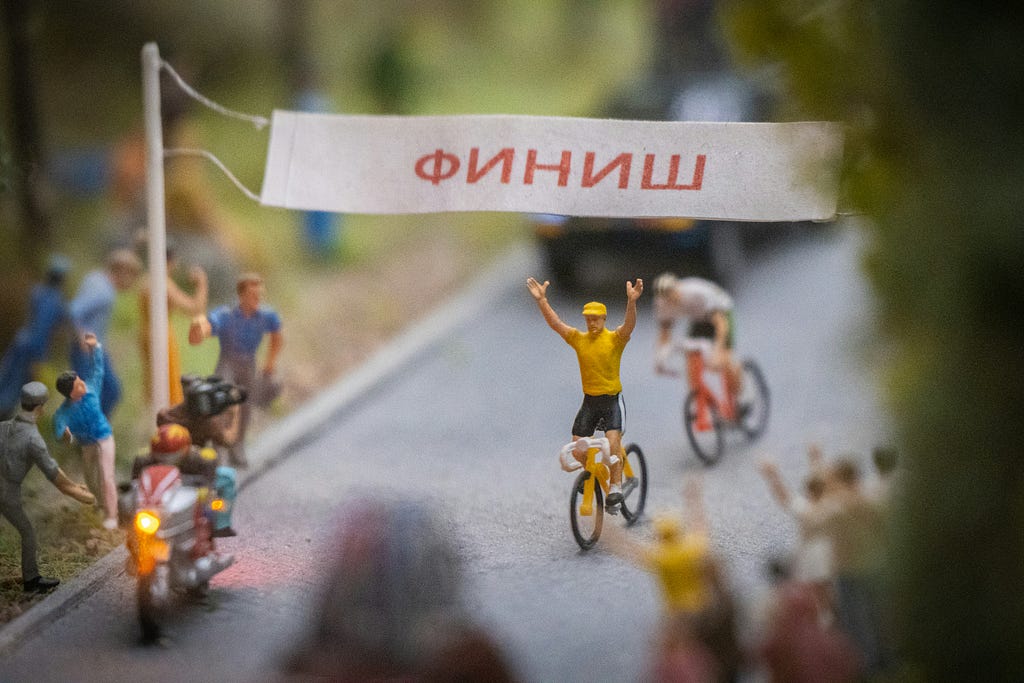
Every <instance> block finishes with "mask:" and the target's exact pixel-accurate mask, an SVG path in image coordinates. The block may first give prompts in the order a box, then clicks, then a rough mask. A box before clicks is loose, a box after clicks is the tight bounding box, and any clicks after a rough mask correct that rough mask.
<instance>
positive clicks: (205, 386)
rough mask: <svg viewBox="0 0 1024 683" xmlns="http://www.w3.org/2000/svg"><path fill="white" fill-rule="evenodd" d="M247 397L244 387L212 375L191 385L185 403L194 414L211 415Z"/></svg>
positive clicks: (186, 393)
mask: <svg viewBox="0 0 1024 683" xmlns="http://www.w3.org/2000/svg"><path fill="white" fill-rule="evenodd" d="M246 397H247V392H246V390H245V389H244V388H242V387H240V386H238V385H236V384H232V383H231V382H228V381H225V380H223V379H221V378H220V377H217V376H216V375H210V376H209V377H204V378H199V379H198V380H196V381H194V382H192V383H191V384H190V385H189V387H188V390H187V391H186V392H185V404H186V407H187V408H188V412H189V413H191V414H192V415H196V416H200V417H210V416H213V415H218V414H220V413H222V412H224V411H225V410H226V409H228V408H230V407H231V406H233V405H238V404H239V403H242V402H243V401H245V399H246Z"/></svg>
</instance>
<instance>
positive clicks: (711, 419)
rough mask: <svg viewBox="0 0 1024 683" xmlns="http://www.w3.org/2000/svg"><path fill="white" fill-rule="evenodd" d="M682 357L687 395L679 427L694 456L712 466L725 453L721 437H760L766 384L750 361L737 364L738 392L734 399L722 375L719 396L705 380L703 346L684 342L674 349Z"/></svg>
mask: <svg viewBox="0 0 1024 683" xmlns="http://www.w3.org/2000/svg"><path fill="white" fill-rule="evenodd" d="M676 350H677V351H681V352H682V353H683V355H684V356H685V358H686V376H687V378H688V380H689V384H690V392H689V393H688V394H687V396H686V400H685V401H684V402H683V426H684V427H685V428H686V436H687V437H688V438H689V440H690V445H691V446H693V451H694V453H696V455H697V457H698V458H700V459H701V460H702V461H703V462H704V463H705V464H707V465H713V464H714V463H716V462H718V460H719V458H721V457H722V453H723V452H724V450H725V434H726V432H727V431H729V430H733V429H735V430H739V431H741V432H742V433H743V434H744V436H746V438H747V439H748V440H750V441H753V440H754V439H756V438H758V437H759V436H761V434H762V433H763V432H764V430H765V427H767V425H768V409H769V404H770V399H769V393H768V384H767V383H766V382H765V379H764V374H763V373H762V372H761V368H760V367H759V366H758V365H757V363H756V362H754V361H753V360H752V359H750V358H745V359H743V361H742V362H741V363H740V367H741V368H742V380H741V381H742V384H741V386H742V389H741V390H740V394H739V395H738V396H733V395H732V392H730V391H729V388H728V386H727V383H726V382H725V377H724V375H721V373H717V374H720V381H721V382H722V391H721V394H716V393H715V392H714V391H713V390H712V389H711V387H710V386H709V384H708V382H707V381H706V368H705V365H704V353H705V348H704V345H703V344H702V343H701V342H699V341H696V340H687V341H685V342H683V343H681V344H679V345H677V346H676Z"/></svg>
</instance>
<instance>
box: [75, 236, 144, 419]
mask: <svg viewBox="0 0 1024 683" xmlns="http://www.w3.org/2000/svg"><path fill="white" fill-rule="evenodd" d="M141 273H142V262H141V261H140V260H139V258H138V257H137V256H136V255H135V254H133V253H132V252H131V251H130V250H129V249H116V250H114V251H112V252H111V253H110V254H109V255H108V256H107V260H106V265H105V267H104V268H103V269H96V270H93V271H90V272H89V273H86V275H85V277H84V278H82V283H81V284H80V285H79V286H78V292H77V293H76V294H75V298H74V299H72V300H71V303H70V304H68V312H69V313H70V314H71V319H72V320H73V321H74V323H75V327H76V328H77V329H78V334H79V336H81V335H84V334H85V333H86V332H92V333H93V334H95V335H96V339H97V340H98V341H99V342H100V344H101V345H102V344H103V343H104V342H105V341H106V338H107V330H108V328H109V327H110V316H111V314H112V313H113V309H114V302H115V300H116V298H117V293H118V292H124V291H127V290H129V289H131V287H132V286H133V285H134V284H135V281H136V280H137V279H138V278H139V275H140V274H141ZM101 353H103V354H104V358H103V366H104V373H103V387H102V388H101V389H100V409H101V410H103V414H104V415H106V416H107V418H108V419H109V418H110V416H111V414H112V413H113V412H114V408H115V407H116V406H117V404H118V403H119V402H120V401H121V380H120V379H119V378H118V376H117V373H116V372H115V371H114V366H113V364H112V363H111V362H110V355H109V354H107V353H106V351H102V352H101ZM70 358H71V367H72V368H73V369H74V370H75V372H77V373H78V374H80V375H81V374H85V373H86V372H88V366H89V363H90V360H89V358H88V355H87V354H86V353H84V352H83V351H82V347H81V344H79V343H78V341H77V340H76V341H75V342H73V343H72V344H71V353H70Z"/></svg>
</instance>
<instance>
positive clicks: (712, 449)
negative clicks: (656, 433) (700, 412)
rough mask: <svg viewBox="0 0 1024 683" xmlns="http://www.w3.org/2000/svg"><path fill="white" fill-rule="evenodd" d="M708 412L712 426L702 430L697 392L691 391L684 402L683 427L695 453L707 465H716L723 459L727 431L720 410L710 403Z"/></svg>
mask: <svg viewBox="0 0 1024 683" xmlns="http://www.w3.org/2000/svg"><path fill="white" fill-rule="evenodd" d="M707 411H708V419H709V420H710V421H711V424H710V425H705V426H704V428H703V429H700V428H698V425H697V392H696V391H691V392H690V393H689V395H687V397H686V401H685V402H683V425H684V426H685V427H686V436H687V437H688V438H689V439H690V445H691V446H693V452H694V453H696V454H697V457H698V458H700V459H701V460H702V461H703V462H704V464H705V465H714V464H715V463H716V462H718V459H719V458H721V457H722V450H723V448H724V435H723V432H724V431H725V430H724V429H723V425H722V418H721V416H720V415H719V414H718V410H717V409H716V408H715V407H714V406H713V405H711V404H710V403H709V404H708V405H707Z"/></svg>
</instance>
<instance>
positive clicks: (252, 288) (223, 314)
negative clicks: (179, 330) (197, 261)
mask: <svg viewBox="0 0 1024 683" xmlns="http://www.w3.org/2000/svg"><path fill="white" fill-rule="evenodd" d="M236 289H237V291H238V305H237V306H233V307H230V308H229V307H227V306H220V307H218V308H216V309H214V310H213V311H211V312H210V314H209V315H207V316H206V317H203V318H200V319H197V320H193V321H192V326H191V328H189V334H188V340H189V343H190V344H199V343H200V342H202V341H203V340H204V339H207V338H208V337H211V336H214V337H218V338H219V339H220V356H219V357H218V358H217V367H216V368H215V369H214V373H216V374H217V375H218V376H219V377H221V378H222V379H225V380H227V381H229V382H232V383H233V384H237V385H238V386H240V387H242V388H243V389H245V391H246V393H247V394H248V397H247V399H246V400H245V401H244V402H243V403H242V408H241V415H240V419H239V426H238V440H237V442H236V443H235V445H233V446H232V447H231V448H230V449H229V450H228V457H229V459H230V462H231V464H232V465H234V466H236V467H244V466H245V465H246V458H245V432H246V429H247V426H248V424H249V417H250V411H251V404H253V403H255V404H257V405H259V406H261V407H265V406H267V405H269V403H270V402H271V401H273V400H274V397H275V396H276V395H277V393H278V392H279V391H280V384H279V383H277V382H276V381H274V380H273V377H272V375H273V373H274V368H275V365H276V363H277V356H278V354H279V353H280V351H281V346H282V344H283V343H284V341H283V336H282V334H281V318H280V316H278V315H277V312H276V311H274V310H273V309H270V308H267V307H266V306H264V305H263V304H262V301H263V278H261V277H260V276H259V275H258V274H256V273H247V274H245V275H242V276H241V277H240V278H239V279H238V284H237V288H236ZM264 335H267V336H268V337H269V344H268V348H267V354H266V360H265V362H264V365H263V372H262V375H260V376H257V374H256V352H257V351H258V350H259V347H260V342H262V341H263V337H264Z"/></svg>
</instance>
